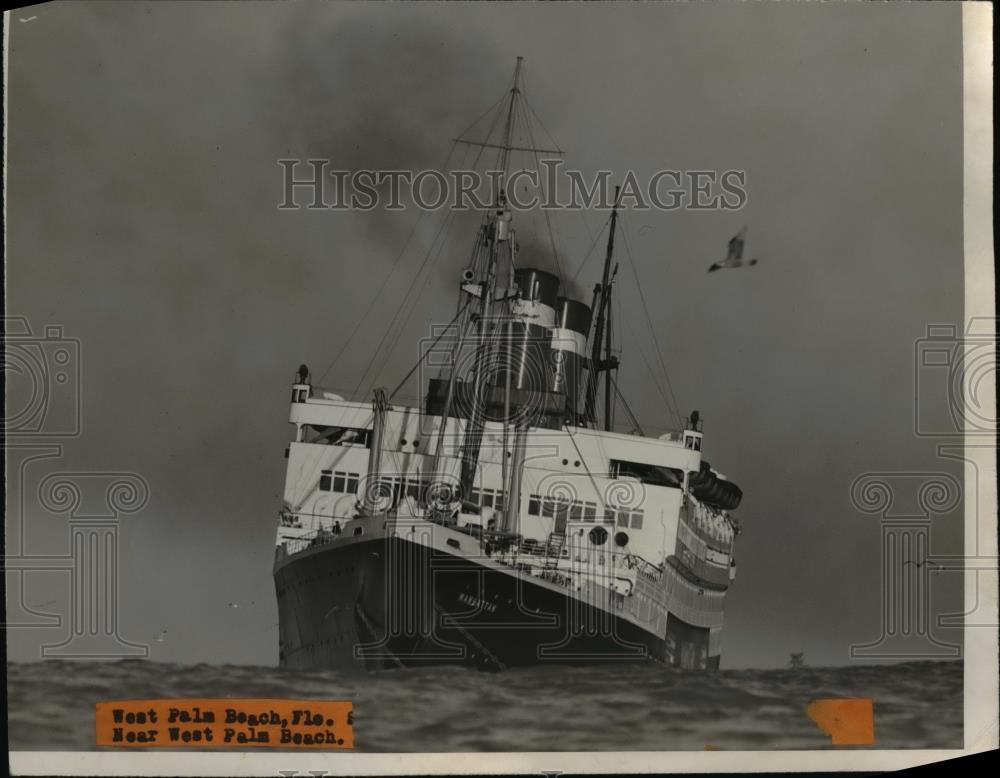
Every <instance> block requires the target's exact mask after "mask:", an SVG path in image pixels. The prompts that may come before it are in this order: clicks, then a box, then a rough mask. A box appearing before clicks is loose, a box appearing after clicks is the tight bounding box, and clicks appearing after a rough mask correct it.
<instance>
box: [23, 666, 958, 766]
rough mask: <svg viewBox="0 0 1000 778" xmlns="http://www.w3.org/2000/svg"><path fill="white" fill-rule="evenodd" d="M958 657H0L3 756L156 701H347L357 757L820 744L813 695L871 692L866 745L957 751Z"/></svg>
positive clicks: (58, 743)
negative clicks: (700, 669) (757, 662)
mask: <svg viewBox="0 0 1000 778" xmlns="http://www.w3.org/2000/svg"><path fill="white" fill-rule="evenodd" d="M962 680H963V676H962V663H961V662H909V663H904V664H898V665H891V666H886V665H881V666H867V667H854V666H852V667H833V668H822V667H820V668H809V667H805V668H801V669H796V670H726V671H722V672H719V673H711V674H709V673H691V672H685V671H679V670H673V669H670V668H665V667H661V666H657V665H642V666H622V667H614V666H607V665H604V666H600V667H562V666H559V667H533V668H529V669H514V670H508V671H506V672H504V673H498V674H490V673H481V672H478V671H476V670H471V669H464V668H440V667H438V668H433V669H427V670H393V671H391V672H384V673H378V674H371V675H351V674H345V673H339V672H336V671H326V672H317V671H309V672H306V671H296V670H287V669H282V668H276V667H248V666H234V665H207V664H199V665H176V664H166V663H158V662H146V661H135V660H125V661H121V662H114V663H97V664H92V663H78V662H64V661H47V662H35V663H26V664H9V665H8V693H9V697H8V706H9V707H8V711H9V745H10V748H11V749H12V750H39V749H46V750H88V749H93V748H94V746H93V739H94V718H93V710H94V708H93V704H94V703H95V702H98V701H101V700H113V699H149V698H159V697H258V698H266V697H277V698H281V697H288V698H304V699H310V698H311V699H351V700H353V701H354V711H355V714H354V723H355V742H356V745H357V748H358V750H361V751H383V752H385V751H390V752H391V751H396V752H420V751H427V752H430V751H605V750H628V751H661V750H703V749H705V748H715V749H719V750H747V749H811V748H830V747H831V746H830V741H829V738H828V737H827V736H826V735H825V734H823V732H821V731H820V730H819V728H818V727H817V726H816V724H814V723H813V722H812V721H811V720H810V719H809V717H808V716H807V715H806V712H805V709H806V706H807V705H808V704H809V703H810V702H811V701H813V700H815V699H819V698H829V697H871V698H872V699H873V700H874V710H875V736H876V745H875V747H877V748H960V747H961V746H962V705H963V690H962Z"/></svg>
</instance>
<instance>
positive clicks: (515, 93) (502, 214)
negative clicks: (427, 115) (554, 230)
mask: <svg viewBox="0 0 1000 778" xmlns="http://www.w3.org/2000/svg"><path fill="white" fill-rule="evenodd" d="M523 61H524V58H523V57H518V58H517V64H516V66H515V67H514V83H513V86H512V87H511V90H510V98H509V100H508V103H507V118H506V121H505V122H504V129H503V138H502V142H501V143H500V145H499V153H498V154H497V163H496V164H497V167H496V169H497V171H498V172H499V177H498V180H497V190H496V192H495V194H494V209H493V216H492V219H491V221H490V224H489V226H488V228H487V239H488V241H489V256H488V259H487V262H486V267H485V270H484V274H483V279H482V281H481V282H480V284H479V289H478V290H477V291H478V294H479V318H478V322H477V325H476V326H477V329H478V339H477V345H476V360H475V364H474V367H473V380H472V407H471V408H470V412H469V421H468V426H467V427H466V431H465V438H464V440H463V442H462V469H461V475H460V488H461V493H462V497H463V498H465V497H467V496H468V495H469V494H470V492H471V490H472V485H473V482H474V481H475V477H476V468H477V467H478V464H479V450H480V447H481V445H482V439H483V427H484V423H485V418H484V416H485V414H484V408H485V403H486V397H485V394H486V377H487V368H488V366H489V363H490V354H491V349H490V347H489V339H490V336H491V330H492V328H493V322H491V320H490V313H491V309H492V304H493V298H494V296H495V294H496V281H497V267H498V265H499V264H500V259H501V255H504V256H505V257H506V258H508V259H509V260H510V262H511V264H513V251H514V249H513V241H512V237H513V236H512V233H511V227H510V224H511V212H510V208H509V207H508V205H507V195H506V191H505V185H506V180H507V167H508V164H509V162H510V152H511V150H512V146H511V139H512V136H513V131H514V112H515V109H516V107H517V101H518V97H519V95H520V93H521V64H522V62H523ZM475 145H484V146H487V145H488V144H475ZM505 413H506V416H505V419H504V424H506V423H507V418H506V417H507V416H509V415H510V410H509V407H507V408H505Z"/></svg>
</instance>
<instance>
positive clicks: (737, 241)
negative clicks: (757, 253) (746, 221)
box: [708, 227, 757, 273]
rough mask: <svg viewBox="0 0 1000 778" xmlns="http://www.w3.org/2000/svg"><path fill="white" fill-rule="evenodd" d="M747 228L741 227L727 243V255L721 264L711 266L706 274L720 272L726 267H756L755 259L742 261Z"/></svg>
mask: <svg viewBox="0 0 1000 778" xmlns="http://www.w3.org/2000/svg"><path fill="white" fill-rule="evenodd" d="M746 237H747V228H746V227H743V229H742V230H740V231H739V232H737V233H736V235H734V236H733V237H732V239H731V240H730V241H729V253H728V254H727V255H726V258H725V259H724V260H722V261H721V262H716V263H715V264H714V265H712V266H711V267H710V268H709V269H708V272H709V273H711V272H712V271H714V270H721V269H722V268H727V267H742V266H743V265H756V264H757V260H756V259H750V260H746V261H744V259H743V244H744V242H745V241H746Z"/></svg>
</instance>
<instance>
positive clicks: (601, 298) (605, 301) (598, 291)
mask: <svg viewBox="0 0 1000 778" xmlns="http://www.w3.org/2000/svg"><path fill="white" fill-rule="evenodd" d="M620 192H621V187H620V186H616V187H615V202H614V206H613V207H612V209H611V227H610V229H609V231H608V248H607V252H606V253H605V255H604V273H603V274H602V276H601V283H600V284H599V285H597V286H595V287H594V306H593V307H596V308H597V318H596V320H595V322H594V339H593V345H592V347H591V354H590V374H589V375H588V376H587V405H586V408H585V414H586V418H587V419H588V420H589V421H590V422H591V423H592V424H593V425H594V426H595V427H596V426H597V376H598V374H599V373H601V372H603V373H604V429H605V430H607V431H609V432H610V431H611V405H612V398H613V395H612V378H611V371H612V370H617V369H618V358H617V357H615V356H613V355H612V353H611V323H610V316H611V284H612V281H613V280H614V276H615V275H617V273H618V266H617V265H615V269H614V273H612V271H611V258H612V257H613V256H614V253H615V227H616V226H617V224H618V197H619V194H620ZM602 347H603V349H604V358H603V359H602V358H601V349H602Z"/></svg>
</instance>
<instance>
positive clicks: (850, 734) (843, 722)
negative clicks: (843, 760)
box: [806, 697, 875, 746]
mask: <svg viewBox="0 0 1000 778" xmlns="http://www.w3.org/2000/svg"><path fill="white" fill-rule="evenodd" d="M806 713H807V714H808V715H809V718H811V719H812V720H813V721H815V722H816V724H817V726H819V728H820V729H821V730H823V731H824V732H825V733H826V734H828V735H829V736H830V738H831V740H832V741H833V745H835V746H870V745H872V744H873V743H874V742H875V715H874V706H873V705H872V701H871V699H869V698H867V697H859V698H842V699H832V700H815V701H814V702H811V703H809V705H808V706H807V707H806Z"/></svg>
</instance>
